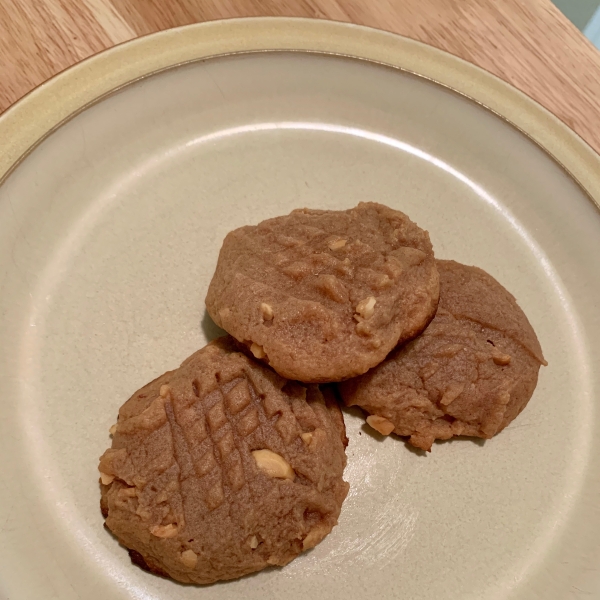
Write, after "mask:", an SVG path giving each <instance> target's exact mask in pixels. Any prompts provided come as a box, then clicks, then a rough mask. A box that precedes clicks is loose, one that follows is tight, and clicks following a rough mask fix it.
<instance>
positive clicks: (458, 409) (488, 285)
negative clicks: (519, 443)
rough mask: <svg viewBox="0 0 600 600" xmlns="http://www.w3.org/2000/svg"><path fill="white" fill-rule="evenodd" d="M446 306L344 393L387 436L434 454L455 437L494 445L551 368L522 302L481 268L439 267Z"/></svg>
mask: <svg viewBox="0 0 600 600" xmlns="http://www.w3.org/2000/svg"><path fill="white" fill-rule="evenodd" d="M436 263H437V268H438V271H439V274H440V303H439V308H438V311H437V314H436V316H435V318H434V319H433V321H432V322H431V324H430V325H429V327H427V329H426V330H425V331H424V333H423V334H422V335H421V336H420V337H418V338H417V339H416V340H413V341H412V342H410V343H408V344H406V345H405V346H403V347H401V348H399V349H397V350H396V351H394V352H393V353H392V354H391V355H390V356H389V357H388V358H387V359H386V360H385V361H384V362H383V363H382V364H380V365H379V366H378V367H376V368H374V369H372V370H371V371H369V372H368V373H366V374H365V375H363V376H361V377H357V378H356V379H353V380H351V381H346V382H344V383H342V384H340V385H339V391H340V394H341V396H342V398H343V400H344V402H345V403H346V404H347V405H349V406H350V405H357V406H360V407H362V408H363V409H364V410H365V411H366V412H368V413H369V414H370V416H369V417H367V422H368V423H369V424H370V425H371V426H372V427H373V428H374V429H376V430H378V431H379V432H380V433H383V434H385V435H387V434H390V433H392V432H394V433H397V434H398V435H402V436H410V439H409V441H410V443H411V444H412V445H413V446H416V447H417V448H422V449H423V450H431V445H432V443H433V441H434V440H436V439H442V440H446V439H449V438H451V437H453V436H455V435H468V436H476V437H481V438H491V437H492V436H494V435H496V434H497V433H498V432H499V431H501V430H502V429H504V427H506V426H507V425H508V424H509V423H510V422H511V421H512V420H513V419H514V418H515V417H516V416H517V415H518V414H519V413H520V412H521V411H522V410H523V408H525V405H526V404H527V402H528V401H529V399H530V398H531V395H532V394H533V390H534V389H535V386H536V384H537V379H538V371H539V368H540V365H545V364H546V361H545V360H544V357H543V355H542V349H541V347H540V344H539V342H538V339H537V337H536V335H535V332H534V331H533V328H532V327H531V325H530V324H529V321H528V320H527V317H526V316H525V314H524V313H523V311H522V310H521V309H520V308H519V306H518V305H517V302H516V300H515V299H514V297H513V296H512V295H511V294H510V293H509V292H507V291H506V290H505V289H504V288H503V287H502V286H501V285H500V284H499V283H498V282H497V281H496V280H495V279H494V278H493V277H491V276H490V275H488V274H487V273H486V272H485V271H482V270H481V269H478V268H477V267H468V266H465V265H461V264H459V263H457V262H454V261H448V260H437V261H436Z"/></svg>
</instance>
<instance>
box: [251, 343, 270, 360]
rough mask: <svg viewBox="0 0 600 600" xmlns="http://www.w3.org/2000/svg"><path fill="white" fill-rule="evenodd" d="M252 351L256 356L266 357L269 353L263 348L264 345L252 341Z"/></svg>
mask: <svg viewBox="0 0 600 600" xmlns="http://www.w3.org/2000/svg"><path fill="white" fill-rule="evenodd" d="M250 352H252V354H254V358H264V357H265V356H266V355H267V353H266V352H265V351H264V350H263V347H262V346H260V345H259V344H255V343H254V342H252V346H250Z"/></svg>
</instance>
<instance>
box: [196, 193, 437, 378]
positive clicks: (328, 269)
mask: <svg viewBox="0 0 600 600" xmlns="http://www.w3.org/2000/svg"><path fill="white" fill-rule="evenodd" d="M438 295H439V284H438V275H437V270H436V267H435V261H434V258H433V250H432V247H431V242H430V240H429V236H428V234H427V232H426V231H424V230H422V229H420V228H419V227H418V226H417V225H416V224H415V223H413V222H412V221H411V220H410V219H409V218H408V217H407V216H406V215H405V214H403V213H401V212H399V211H395V210H392V209H390V208H388V207H386V206H382V205H380V204H376V203H361V204H359V205H358V206H357V207H355V208H353V209H350V210H345V211H324V210H308V209H302V210H295V211H293V212H292V213H291V214H289V215H287V216H283V217H277V218H275V219H269V220H267V221H263V222H262V223H260V224H259V225H257V226H254V227H242V228H240V229H237V230H235V231H232V232H231V233H229V234H228V236H227V237H226V238H225V241H224V243H223V247H222V249H221V253H220V255H219V261H218V264H217V269H216V272H215V275H214V277H213V280H212V282H211V284H210V288H209V291H208V295H207V297H206V306H207V309H208V312H209V314H210V315H211V317H212V318H213V319H214V320H215V322H216V323H217V324H218V325H219V326H221V327H223V328H224V329H225V330H227V331H228V332H229V333H231V334H232V335H233V336H234V337H235V338H236V339H238V340H239V341H240V342H243V343H245V344H246V345H247V346H248V347H249V348H250V349H251V350H252V352H253V354H254V355H255V356H256V357H257V358H259V359H263V360H265V361H267V362H268V364H269V365H271V366H272V367H273V368H274V369H275V370H276V371H277V372H278V373H280V374H281V375H283V376H285V377H288V378H290V379H297V380H301V381H306V382H325V381H339V380H341V379H346V378H349V377H352V376H355V375H358V374H361V373H364V372H365V371H367V370H368V369H369V368H371V367H373V366H374V365H376V364H378V363H379V362H381V360H383V358H384V357H385V356H386V355H387V354H388V352H389V351H390V350H391V349H392V348H394V347H395V346H396V345H397V344H398V342H401V341H405V340H408V339H411V338H412V337H414V336H416V335H418V334H419V333H420V332H421V331H422V330H423V329H424V328H425V326H426V325H427V323H428V322H429V321H430V320H431V318H432V317H433V314H434V312H435V309H436V306H437V302H438Z"/></svg>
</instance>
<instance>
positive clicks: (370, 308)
mask: <svg viewBox="0 0 600 600" xmlns="http://www.w3.org/2000/svg"><path fill="white" fill-rule="evenodd" d="M376 303H377V300H376V299H375V297H374V296H369V297H368V298H365V299H364V300H361V301H360V302H359V303H358V304H357V305H356V312H357V314H359V315H360V316H361V317H362V318H363V319H370V318H371V317H372V316H373V314H374V313H375V304H376Z"/></svg>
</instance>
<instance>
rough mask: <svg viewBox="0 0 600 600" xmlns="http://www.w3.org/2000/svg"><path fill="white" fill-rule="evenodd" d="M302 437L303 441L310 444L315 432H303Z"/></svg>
mask: <svg viewBox="0 0 600 600" xmlns="http://www.w3.org/2000/svg"><path fill="white" fill-rule="evenodd" d="M300 437H301V438H302V441H303V442H304V443H305V444H306V445H307V446H309V445H310V442H311V441H312V438H313V434H312V433H311V432H310V431H309V432H307V433H301V434H300Z"/></svg>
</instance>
